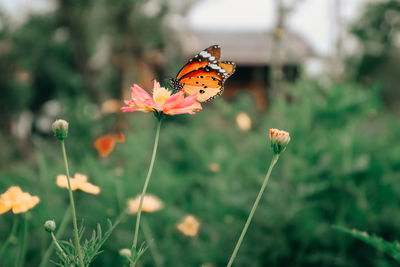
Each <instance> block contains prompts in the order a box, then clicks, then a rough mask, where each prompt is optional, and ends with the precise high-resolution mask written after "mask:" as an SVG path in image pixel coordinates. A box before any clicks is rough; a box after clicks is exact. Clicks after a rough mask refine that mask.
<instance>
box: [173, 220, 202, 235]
mask: <svg viewBox="0 0 400 267" xmlns="http://www.w3.org/2000/svg"><path fill="white" fill-rule="evenodd" d="M199 228H200V222H199V220H197V218H196V217H194V216H193V215H186V216H185V217H184V218H183V220H182V221H181V222H180V223H178V224H177V225H176V229H178V231H179V232H181V233H182V234H184V235H186V236H189V237H195V236H197V234H198V232H199Z"/></svg>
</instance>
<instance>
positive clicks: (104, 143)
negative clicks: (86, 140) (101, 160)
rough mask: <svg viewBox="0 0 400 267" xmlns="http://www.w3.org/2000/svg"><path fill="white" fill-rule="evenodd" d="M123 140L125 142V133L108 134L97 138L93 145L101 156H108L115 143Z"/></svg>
mask: <svg viewBox="0 0 400 267" xmlns="http://www.w3.org/2000/svg"><path fill="white" fill-rule="evenodd" d="M123 142H125V136H124V134H123V133H116V134H106V135H104V136H101V137H99V138H97V139H96V141H94V144H93V146H94V148H95V149H96V150H97V152H98V154H99V156H100V157H107V156H108V155H110V153H111V152H113V151H114V147H115V143H123Z"/></svg>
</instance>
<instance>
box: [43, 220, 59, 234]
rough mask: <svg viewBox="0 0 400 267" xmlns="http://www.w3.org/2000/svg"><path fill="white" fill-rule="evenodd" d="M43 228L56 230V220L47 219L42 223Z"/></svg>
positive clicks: (48, 230)
mask: <svg viewBox="0 0 400 267" xmlns="http://www.w3.org/2000/svg"><path fill="white" fill-rule="evenodd" d="M44 229H45V230H46V231H47V232H49V233H52V232H54V231H55V230H56V222H55V221H54V220H48V221H46V222H45V223H44Z"/></svg>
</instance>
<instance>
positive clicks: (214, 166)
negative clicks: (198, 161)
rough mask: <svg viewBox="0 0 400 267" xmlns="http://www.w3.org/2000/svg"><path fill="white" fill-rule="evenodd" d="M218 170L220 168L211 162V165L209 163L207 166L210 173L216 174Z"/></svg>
mask: <svg viewBox="0 0 400 267" xmlns="http://www.w3.org/2000/svg"><path fill="white" fill-rule="evenodd" d="M219 169H220V166H219V164H218V163H216V162H212V163H210V165H208V170H209V171H210V172H214V173H216V172H219Z"/></svg>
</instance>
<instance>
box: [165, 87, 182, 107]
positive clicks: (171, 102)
mask: <svg viewBox="0 0 400 267" xmlns="http://www.w3.org/2000/svg"><path fill="white" fill-rule="evenodd" d="M184 98H185V96H184V93H183V92H182V91H180V92H178V93H176V94H173V95H172V96H171V97H170V98H168V100H167V101H166V102H165V104H164V106H163V108H164V109H171V108H175V107H176V106H178V105H180V104H181V103H182V102H183V101H184Z"/></svg>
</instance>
